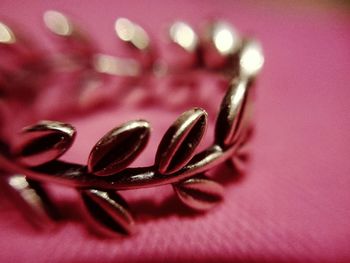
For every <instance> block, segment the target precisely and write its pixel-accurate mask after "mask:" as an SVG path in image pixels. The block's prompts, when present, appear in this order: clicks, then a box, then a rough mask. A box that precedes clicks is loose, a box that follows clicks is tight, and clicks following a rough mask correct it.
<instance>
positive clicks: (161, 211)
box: [0, 0, 350, 262]
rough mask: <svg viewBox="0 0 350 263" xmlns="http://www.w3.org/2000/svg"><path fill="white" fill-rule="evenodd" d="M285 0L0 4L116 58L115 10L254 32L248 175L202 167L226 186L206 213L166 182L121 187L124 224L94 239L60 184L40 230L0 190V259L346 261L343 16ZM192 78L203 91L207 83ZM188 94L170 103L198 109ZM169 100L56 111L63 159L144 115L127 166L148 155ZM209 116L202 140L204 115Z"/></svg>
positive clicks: (346, 21) (346, 32)
mask: <svg viewBox="0 0 350 263" xmlns="http://www.w3.org/2000/svg"><path fill="white" fill-rule="evenodd" d="M288 3H289V2H286V3H285V4H283V3H273V2H272V1H267V2H260V1H247V2H235V1H206V0H205V1H182V0H178V1H107V0H106V1H102V0H100V1H96V0H92V1H68V0H67V1H66V0H65V1H55V2H54V1H52V2H51V1H8V0H2V1H1V3H0V19H1V18H3V17H5V18H7V19H10V20H11V21H16V23H17V24H19V25H23V26H24V27H25V28H27V29H28V31H30V32H33V36H34V37H36V36H38V37H40V36H41V33H40V32H39V33H38V31H44V30H43V29H42V28H41V27H42V22H41V16H42V13H43V12H44V11H45V10H47V9H55V10H59V11H62V12H65V13H67V14H70V15H72V16H73V17H74V18H75V19H76V21H77V22H78V23H79V24H81V25H82V26H83V27H84V29H85V30H86V31H87V32H89V34H91V35H92V36H93V37H94V38H95V39H96V41H97V43H98V44H99V46H100V47H101V49H102V50H103V51H104V52H106V53H109V54H113V55H118V54H119V55H120V54H122V52H119V53H118V47H120V43H119V44H118V41H117V39H116V37H115V35H114V33H113V23H114V20H115V19H116V18H117V17H127V18H130V19H131V20H134V21H136V22H138V23H139V24H140V25H142V26H144V27H145V28H146V29H147V30H149V31H150V32H151V34H152V36H154V37H155V39H157V40H159V39H162V37H163V36H164V37H165V32H166V31H165V29H166V26H167V25H168V24H170V23H171V22H173V21H174V20H178V19H181V20H184V21H187V22H188V23H190V24H191V25H193V26H194V27H196V28H200V26H202V24H203V22H205V21H206V20H207V19H210V18H220V19H224V20H226V21H228V22H231V23H233V24H234V25H235V26H236V28H237V29H238V30H239V31H240V32H242V34H248V35H252V36H254V37H256V38H257V39H259V40H260V41H261V42H262V44H263V47H264V52H265V60H266V64H265V67H264V70H263V72H262V74H261V76H259V78H258V81H257V96H256V102H255V122H256V134H255V137H254V140H253V141H252V143H251V153H252V156H251V157H252V160H251V163H250V164H249V168H248V172H247V173H246V174H245V175H244V176H242V177H241V178H239V179H230V172H231V171H230V170H229V169H228V168H225V167H222V168H220V169H218V170H216V171H215V173H216V174H218V177H220V178H223V179H220V180H222V181H221V182H224V184H225V190H226V192H225V200H224V201H223V203H221V204H220V205H219V206H218V207H216V208H214V209H213V211H210V212H209V213H206V214H199V215H198V214H194V213H191V212H190V211H189V210H188V209H186V208H184V207H183V205H182V204H181V203H180V202H179V201H178V200H177V199H176V198H175V196H174V193H173V191H172V189H171V187H170V186H164V187H158V188H151V189H143V190H132V191H125V192H121V194H122V195H123V196H124V197H125V198H126V200H127V201H128V202H129V204H130V206H131V208H132V210H133V211H134V214H135V216H136V220H137V223H138V232H137V233H136V234H135V235H134V236H131V237H121V238H117V239H99V238H97V237H95V236H93V235H91V234H90V233H88V232H87V231H86V230H85V227H84V224H83V222H82V221H83V219H82V216H81V215H80V210H79V203H78V198H77V195H76V193H75V192H74V191H73V190H72V189H69V188H65V187H61V186H54V185H53V186H52V187H51V188H52V194H53V196H54V199H55V200H56V201H57V202H58V203H59V207H60V209H61V210H62V211H63V212H64V213H66V218H65V219H64V220H62V221H61V223H59V225H58V227H57V229H55V231H53V232H50V233H37V232H35V231H33V230H31V228H30V226H29V225H28V224H27V223H26V222H25V220H24V219H23V218H22V217H21V215H20V213H18V211H17V210H16V208H15V207H14V206H13V205H11V203H10V202H9V201H6V198H5V197H4V196H3V197H2V200H1V203H0V262H350V162H349V160H348V158H349V155H350V132H349V131H350V103H349V98H350V87H349V83H350V74H349V73H350V72H349V70H350V49H349V47H350V11H349V9H347V10H346V9H345V10H342V9H341V8H326V7H323V6H320V7H318V6H316V7H315V6H309V5H306V6H304V5H302V4H296V5H290V4H288ZM43 41H46V40H43ZM38 42H40V41H38ZM165 52H166V50H165ZM0 59H1V58H0ZM203 82H204V83H203V85H202V86H203V89H205V88H206V85H207V86H210V85H209V84H208V83H206V82H205V81H203ZM208 89H209V90H210V88H208ZM205 92H206V90H204V91H202V93H201V94H202V96H204V97H203V98H207V99H204V100H207V101H208V100H209V102H210V103H209V104H210V105H214V106H213V107H214V109H215V107H217V108H218V105H219V103H220V97H221V96H222V95H223V94H222V93H223V92H222V91H220V92H221V93H220V94H216V95H215V96H213V97H211V95H210V94H209V95H208V94H206V93H205ZM211 92H212V90H211ZM207 93H208V92H207ZM205 96H207V97H205ZM164 97H165V98H164V99H165V100H166V99H167V98H166V94H164ZM193 103H194V102H193ZM193 103H192V102H191V101H189V102H188V103H186V105H185V106H186V107H184V108H183V109H187V108H189V107H191V106H201V105H194V104H193ZM183 109H179V110H178V111H177V110H174V109H172V110H166V109H162V108H161V107H158V106H157V105H156V104H155V105H151V106H147V107H145V108H143V109H141V108H140V107H132V106H129V107H123V109H120V108H118V109H117V108H108V109H107V110H102V111H98V112H95V113H92V114H90V115H88V116H84V117H78V118H73V119H69V120H68V121H70V122H71V123H72V124H74V125H75V126H76V128H77V130H78V137H77V140H76V143H75V144H74V145H73V148H72V149H71V151H70V152H69V153H68V154H67V156H65V158H66V159H69V160H74V161H79V162H85V161H86V159H87V155H88V153H89V151H90V149H91V147H92V145H93V144H94V142H96V141H97V140H98V139H99V138H100V137H101V136H102V135H103V134H104V133H105V132H107V131H108V130H109V129H111V128H113V127H114V126H116V125H118V124H120V123H122V122H124V121H127V120H129V119H135V118H141V117H142V118H143V119H147V120H149V121H150V122H151V124H152V137H151V142H150V145H149V146H148V147H147V149H146V151H145V152H144V153H143V154H142V155H141V158H140V160H138V161H137V162H136V164H141V165H143V164H150V163H152V162H153V159H154V153H155V149H156V146H157V143H159V140H160V138H161V136H162V134H163V133H164V132H165V130H166V128H167V127H169V125H170V124H171V123H172V122H173V120H175V118H176V116H178V115H179V114H180V113H181V112H182V110H183ZM209 114H211V115H210V118H209V119H210V123H209V126H210V127H211V128H210V129H209V131H208V132H207V135H206V140H207V142H208V143H209V142H210V141H211V138H213V137H212V136H213V131H212V127H213V125H214V119H215V118H214V117H215V114H214V113H213V112H209ZM213 114H214V116H213Z"/></svg>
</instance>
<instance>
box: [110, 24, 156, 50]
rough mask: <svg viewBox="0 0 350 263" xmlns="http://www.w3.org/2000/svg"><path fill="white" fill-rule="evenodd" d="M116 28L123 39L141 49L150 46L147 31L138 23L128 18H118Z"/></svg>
mask: <svg viewBox="0 0 350 263" xmlns="http://www.w3.org/2000/svg"><path fill="white" fill-rule="evenodd" d="M114 30H115V32H116V34H117V36H118V37H119V39H121V40H122V41H125V42H128V43H130V44H132V45H133V46H134V47H135V48H137V49H139V50H147V49H149V48H150V39H149V36H148V34H147V33H146V31H145V30H144V29H143V28H142V27H141V26H139V25H138V24H136V23H134V22H132V21H130V20H129V19H127V18H118V19H117V20H116V21H115V24H114Z"/></svg>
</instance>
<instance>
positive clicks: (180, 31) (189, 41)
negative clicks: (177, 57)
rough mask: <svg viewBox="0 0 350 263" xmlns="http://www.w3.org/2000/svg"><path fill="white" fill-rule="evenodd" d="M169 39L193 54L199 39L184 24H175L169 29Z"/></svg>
mask: <svg viewBox="0 0 350 263" xmlns="http://www.w3.org/2000/svg"><path fill="white" fill-rule="evenodd" d="M169 36H170V39H171V40H172V41H173V42H174V43H176V44H178V45H179V46H180V47H182V48H183V49H185V50H186V51H188V52H194V51H195V50H196V49H197V47H198V45H199V39H198V36H197V34H196V33H195V32H194V30H193V29H192V28H191V27H190V26H189V25H188V24H186V23H185V22H180V21H178V22H175V23H174V24H172V25H171V27H170V29H169Z"/></svg>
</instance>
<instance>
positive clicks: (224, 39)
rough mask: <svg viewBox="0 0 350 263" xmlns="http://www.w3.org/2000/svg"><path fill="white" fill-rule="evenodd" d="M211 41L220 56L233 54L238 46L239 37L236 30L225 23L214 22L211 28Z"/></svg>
mask: <svg viewBox="0 0 350 263" xmlns="http://www.w3.org/2000/svg"><path fill="white" fill-rule="evenodd" d="M212 38H213V39H212V41H213V44H214V45H215V48H216V49H217V50H218V52H219V53H220V54H222V55H228V54H233V53H234V52H236V51H237V50H238V48H239V46H240V42H241V41H240V37H239V35H238V33H237V32H236V30H235V29H234V28H233V27H232V26H231V25H229V24H227V23H225V22H216V23H215V24H214V25H213V28H212Z"/></svg>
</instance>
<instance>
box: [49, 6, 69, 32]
mask: <svg viewBox="0 0 350 263" xmlns="http://www.w3.org/2000/svg"><path fill="white" fill-rule="evenodd" d="M44 23H45V25H46V27H47V28H48V29H49V30H50V31H51V32H53V33H54V34H56V35H59V36H70V35H72V33H73V31H74V30H73V29H74V28H73V25H72V23H71V22H70V20H69V19H68V18H67V17H66V16H65V15H63V14H62V13H60V12H57V11H53V10H49V11H46V12H45V13H44Z"/></svg>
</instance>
